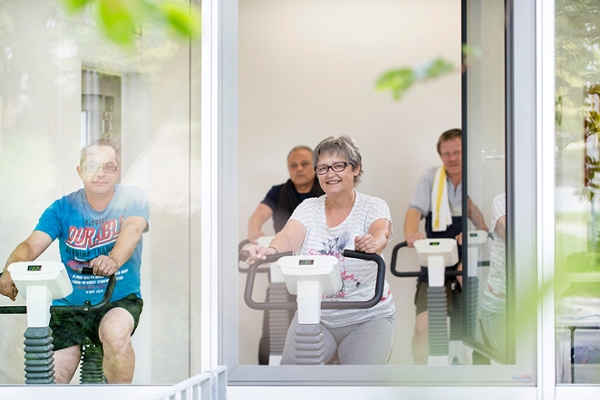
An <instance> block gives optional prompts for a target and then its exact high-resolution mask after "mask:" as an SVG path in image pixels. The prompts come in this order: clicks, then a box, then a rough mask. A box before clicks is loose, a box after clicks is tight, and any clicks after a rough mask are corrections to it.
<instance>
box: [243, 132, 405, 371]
mask: <svg viewBox="0 0 600 400" xmlns="http://www.w3.org/2000/svg"><path fill="white" fill-rule="evenodd" d="M313 164H314V168H315V172H316V173H317V176H318V178H319V184H320V185H321V187H322V188H323V191H324V192H325V195H323V196H321V197H318V198H311V199H306V200H304V201H303V202H302V203H301V204H300V205H299V206H298V208H296V210H295V211H294V213H293V214H292V216H291V217H290V219H289V220H288V222H287V224H286V225H285V227H284V228H283V230H282V231H281V232H279V233H278V234H277V235H276V236H275V238H274V239H273V240H272V241H271V244H270V245H269V246H268V247H264V246H259V245H254V246H251V247H249V248H248V251H249V254H250V258H249V260H250V261H249V262H250V263H253V262H254V261H256V260H263V259H265V257H266V256H267V255H271V254H275V253H278V252H287V251H295V252H297V254H307V255H316V254H320V255H332V256H335V257H336V258H337V259H338V261H339V266H340V274H341V278H342V283H343V284H342V288H341V289H340V290H339V291H338V292H337V293H334V294H331V295H327V296H324V298H323V301H364V300H369V299H370V298H371V297H372V295H373V292H374V287H375V281H376V276H377V268H376V267H375V265H374V263H373V262H372V261H364V260H358V259H352V258H345V257H344V256H343V255H342V254H343V251H344V249H352V250H356V251H362V252H365V253H376V254H379V255H381V253H382V252H383V250H384V249H385V247H386V246H387V244H388V243H389V242H390V240H391V239H392V222H391V214H390V209H389V207H388V205H387V204H386V202H385V201H383V200H382V199H379V198H377V197H372V196H368V195H365V194H362V193H359V192H357V191H356V190H355V187H356V185H357V184H358V183H359V182H360V177H361V175H362V173H363V169H362V156H361V154H360V151H359V149H358V146H357V145H356V142H355V141H354V139H352V138H351V137H348V136H339V137H328V138H326V139H324V140H323V141H321V143H319V145H318V146H317V147H316V148H315V150H314V155H313ZM395 312H396V308H395V305H394V300H393V297H392V294H391V293H390V290H389V285H388V284H387V282H385V286H384V294H383V297H382V299H381V301H380V302H379V303H378V304H377V305H375V306H374V307H372V308H369V309H362V310H343V309H342V310H322V311H321V326H322V330H323V335H324V344H325V348H324V362H325V363H328V362H330V361H331V360H333V359H334V358H335V356H336V353H337V358H338V360H339V363H340V364H348V365H351V364H355V365H368V364H385V363H386V362H387V360H388V358H389V356H390V354H391V349H392V340H393V336H394V315H395ZM297 324H298V316H297V315H296V317H294V320H293V321H292V324H291V325H290V328H289V329H288V333H287V338H286V343H285V348H284V350H283V356H282V361H281V363H282V364H295V363H296V355H295V349H294V335H295V333H294V332H295V329H296V326H297Z"/></svg>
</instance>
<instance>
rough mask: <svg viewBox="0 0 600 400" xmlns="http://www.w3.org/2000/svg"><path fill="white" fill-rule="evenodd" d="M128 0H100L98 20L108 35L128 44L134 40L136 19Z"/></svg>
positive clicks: (115, 40) (123, 43)
mask: <svg viewBox="0 0 600 400" xmlns="http://www.w3.org/2000/svg"><path fill="white" fill-rule="evenodd" d="M128 3H130V2H129V1H127V0H98V21H99V23H100V26H101V28H102V30H103V32H104V34H105V35H106V36H108V38H109V39H111V40H112V41H114V42H116V43H118V44H121V45H126V44H129V43H131V42H132V40H133V35H134V33H135V30H136V25H137V23H136V19H135V17H134V13H133V10H132V7H130V5H129V4H128Z"/></svg>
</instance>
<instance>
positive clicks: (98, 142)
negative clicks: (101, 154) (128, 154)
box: [79, 138, 121, 166]
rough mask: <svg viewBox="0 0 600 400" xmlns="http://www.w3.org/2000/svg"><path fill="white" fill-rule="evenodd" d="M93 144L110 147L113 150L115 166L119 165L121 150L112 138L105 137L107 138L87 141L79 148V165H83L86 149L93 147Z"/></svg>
mask: <svg viewBox="0 0 600 400" xmlns="http://www.w3.org/2000/svg"><path fill="white" fill-rule="evenodd" d="M94 146H106V147H112V148H113V150H114V151H115V158H116V159H117V166H120V165H121V150H120V149H119V146H118V145H117V144H116V143H115V142H113V141H112V140H110V139H107V138H101V139H97V140H94V141H93V142H91V143H88V144H87V145H86V146H85V147H84V148H83V149H81V155H80V157H79V165H83V162H84V161H85V158H86V157H87V153H88V150H89V149H90V147H94Z"/></svg>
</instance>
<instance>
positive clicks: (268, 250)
mask: <svg viewBox="0 0 600 400" xmlns="http://www.w3.org/2000/svg"><path fill="white" fill-rule="evenodd" d="M246 250H247V251H248V261H247V262H248V265H252V264H254V263H255V262H256V261H261V260H264V259H265V258H267V256H270V255H271V254H275V253H277V251H276V250H275V249H274V248H272V247H265V246H261V245H258V244H254V245H252V246H249V247H248V248H246Z"/></svg>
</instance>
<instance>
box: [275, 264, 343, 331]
mask: <svg viewBox="0 0 600 400" xmlns="http://www.w3.org/2000/svg"><path fill="white" fill-rule="evenodd" d="M277 264H278V265H279V268H280V270H281V273H282V275H283V277H284V280H285V284H286V286H287V289H288V291H289V292H290V293H291V294H295V295H297V301H298V323H299V324H317V323H319V322H320V321H321V299H322V297H323V294H333V293H335V292H337V291H338V290H340V288H341V287H342V278H341V276H340V269H339V265H338V259H337V258H335V257H334V256H311V255H300V256H286V257H281V258H280V259H279V260H277Z"/></svg>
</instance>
